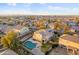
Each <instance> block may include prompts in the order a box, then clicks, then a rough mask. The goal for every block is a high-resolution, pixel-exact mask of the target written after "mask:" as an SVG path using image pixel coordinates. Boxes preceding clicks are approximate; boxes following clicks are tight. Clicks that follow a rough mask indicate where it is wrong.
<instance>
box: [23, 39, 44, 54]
mask: <svg viewBox="0 0 79 59" xmlns="http://www.w3.org/2000/svg"><path fill="white" fill-rule="evenodd" d="M27 41H31V42H33V43H37V44H36V48H33V49H32V50H30V49H28V48H26V47H24V46H23V47H24V48H25V49H26V50H27V51H28V52H30V53H32V54H33V55H44V53H43V52H42V51H41V49H40V48H39V46H40V44H39V43H38V42H36V41H34V40H33V39H32V38H31V39H29V40H27Z"/></svg>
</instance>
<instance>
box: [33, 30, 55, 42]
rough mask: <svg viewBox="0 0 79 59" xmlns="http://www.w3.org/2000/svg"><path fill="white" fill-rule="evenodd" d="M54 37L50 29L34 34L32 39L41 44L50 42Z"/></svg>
mask: <svg viewBox="0 0 79 59" xmlns="http://www.w3.org/2000/svg"><path fill="white" fill-rule="evenodd" d="M53 35H54V31H53V30H52V29H46V30H45V29H41V30H38V31H36V32H34V35H33V39H34V40H36V41H39V42H41V43H47V42H48V41H50V40H51V38H52V37H53Z"/></svg>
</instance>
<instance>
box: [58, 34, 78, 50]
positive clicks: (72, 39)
mask: <svg viewBox="0 0 79 59" xmlns="http://www.w3.org/2000/svg"><path fill="white" fill-rule="evenodd" d="M59 45H64V46H66V47H71V48H76V49H79V38H78V37H76V36H71V35H68V34H64V35H62V36H61V37H60V38H59Z"/></svg>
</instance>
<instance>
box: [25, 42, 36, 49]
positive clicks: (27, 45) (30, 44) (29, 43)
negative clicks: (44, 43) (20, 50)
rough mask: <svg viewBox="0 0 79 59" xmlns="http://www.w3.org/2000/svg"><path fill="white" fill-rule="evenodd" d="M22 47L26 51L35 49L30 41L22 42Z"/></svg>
mask: <svg viewBox="0 0 79 59" xmlns="http://www.w3.org/2000/svg"><path fill="white" fill-rule="evenodd" d="M24 46H25V47H26V48H28V49H33V48H35V47H36V44H35V43H32V42H31V41H26V42H24Z"/></svg>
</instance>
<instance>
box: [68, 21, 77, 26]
mask: <svg viewBox="0 0 79 59" xmlns="http://www.w3.org/2000/svg"><path fill="white" fill-rule="evenodd" d="M67 24H68V25H69V26H76V25H77V23H76V22H74V21H68V22H67Z"/></svg>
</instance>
